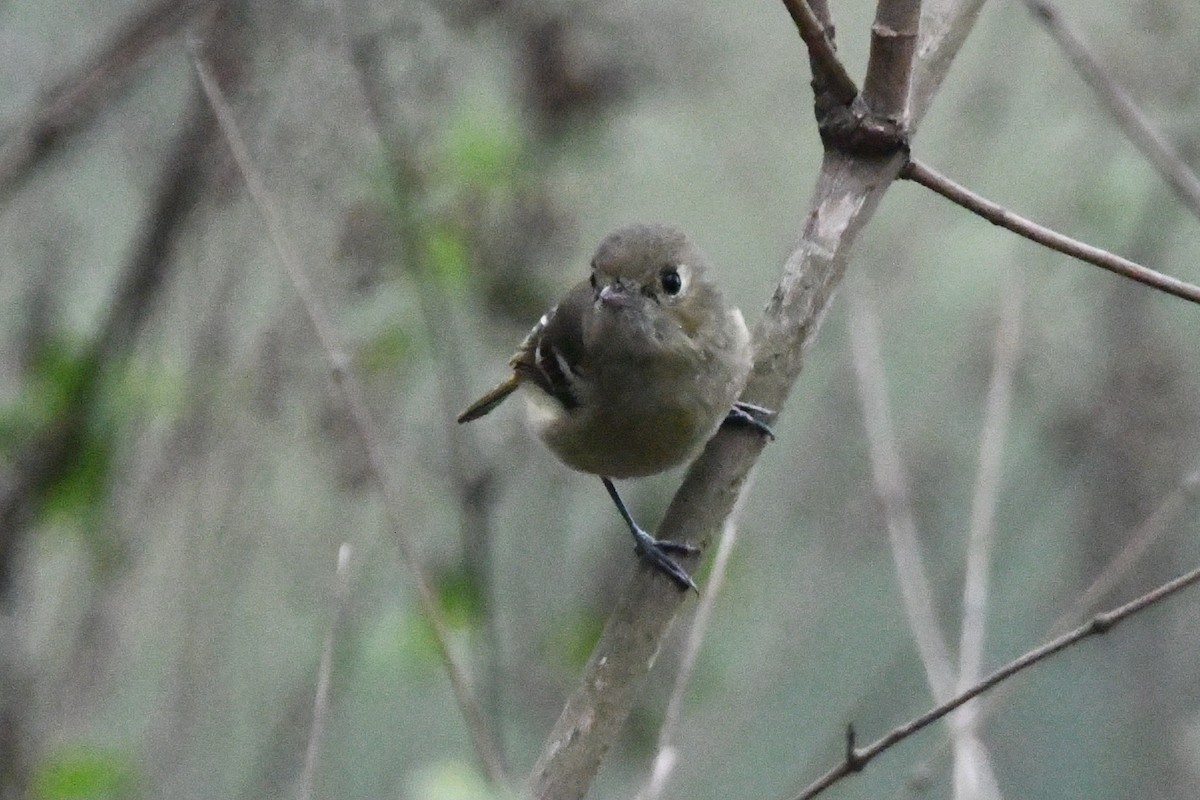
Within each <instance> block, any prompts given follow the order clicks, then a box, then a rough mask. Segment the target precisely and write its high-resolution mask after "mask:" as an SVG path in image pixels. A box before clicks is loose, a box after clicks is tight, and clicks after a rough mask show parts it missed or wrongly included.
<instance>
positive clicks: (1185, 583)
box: [795, 567, 1200, 800]
mask: <svg viewBox="0 0 1200 800" xmlns="http://www.w3.org/2000/svg"><path fill="white" fill-rule="evenodd" d="M1198 581H1200V567H1198V568H1196V569H1194V570H1192V571H1190V572H1187V573H1184V574H1183V575H1180V576H1179V577H1178V578H1175V579H1174V580H1171V581H1168V582H1166V583H1164V584H1162V585H1161V586H1159V587H1157V588H1156V589H1153V590H1151V591H1149V592H1147V593H1146V594H1144V595H1142V596H1141V597H1138V598H1136V599H1134V600H1131V601H1129V602H1128V603H1126V604H1125V605H1123V606H1118V607H1117V608H1114V609H1112V610H1110V611H1106V612H1104V613H1101V614H1097V615H1096V616H1094V617H1092V619H1091V620H1090V621H1088V622H1085V623H1084V624H1083V625H1080V626H1079V627H1078V628H1076V629H1075V630H1073V631H1071V632H1069V633H1066V634H1064V635H1062V636H1059V637H1058V638H1057V639H1052V640H1050V641H1049V642H1046V643H1045V644H1043V645H1041V646H1040V647H1035V648H1034V649H1033V650H1030V651H1029V652H1028V653H1026V654H1025V655H1023V656H1021V657H1020V658H1017V659H1016V660H1014V661H1011V662H1009V663H1008V664H1006V665H1005V666H1003V667H1001V668H1000V669H998V670H996V671H995V672H993V673H992V674H991V675H988V676H987V677H986V678H984V679H983V680H981V681H979V682H978V683H977V684H975V685H974V686H972V687H971V688H970V689H968V690H966V691H965V692H962V693H960V694H958V695H956V696H955V697H954V698H953V699H952V700H950V701H948V702H946V703H942V704H941V705H939V706H937V707H935V708H931V709H930V710H929V711H926V712H925V713H924V714H922V715H921V716H919V717H916V718H914V719H912V720H910V721H908V722H906V723H904V724H903V725H901V726H899V727H897V728H894V729H893V730H892V731H891V732H890V733H888V734H887V735H886V736H884V737H882V738H880V739H878V740H877V741H875V742H873V743H872V744H870V745H868V746H867V747H863V748H861V749H860V748H856V747H854V746H853V740H851V743H850V746H849V747H848V748H847V754H846V758H845V760H844V761H843V762H842V763H841V764H839V765H837V766H836V767H834V768H832V769H831V770H829V771H828V772H826V773H825V774H824V775H822V776H821V777H820V778H818V779H817V780H816V781H813V783H812V784H810V785H809V786H808V788H806V789H805V790H804V791H803V792H801V793H800V794H798V795H796V799H795V800H810V798H813V797H816V796H817V795H819V794H821V793H822V792H824V791H825V790H826V789H828V788H829V787H830V786H832V785H833V784H835V783H837V782H838V781H840V780H841V779H843V778H845V777H846V776H848V775H850V774H851V773H853V772H861V771H862V769H863V767H865V766H866V765H867V763H868V762H870V761H871V760H873V759H874V758H875V757H876V756H879V755H880V754H882V753H883V752H885V751H887V750H890V749H891V748H892V747H894V746H895V745H897V744H899V743H900V742H902V741H904V740H905V739H907V738H908V737H910V736H912V735H913V734H915V733H917V732H918V731H920V730H923V729H924V728H927V727H929V726H930V725H932V724H933V723H934V722H937V721H938V720H939V719H941V718H942V717H944V716H946V715H947V714H949V713H950V712H951V711H954V710H955V709H957V708H959V707H960V706H962V705H963V704H964V703H966V702H968V701H970V700H973V699H974V698H976V697H978V696H979V695H981V694H983V693H984V692H986V691H987V690H988V689H991V688H992V687H994V686H996V685H997V684H999V683H1003V682H1004V681H1006V680H1008V679H1009V678H1011V677H1012V676H1014V675H1016V674H1017V673H1019V672H1023V671H1024V670H1026V669H1028V668H1029V667H1032V666H1033V665H1034V664H1037V663H1039V662H1042V661H1045V660H1046V659H1047V658H1049V657H1050V656H1052V655H1055V654H1056V653H1060V652H1062V651H1063V650H1066V649H1067V648H1068V647H1071V646H1073V645H1076V644H1078V643H1079V642H1082V641H1083V640H1084V639H1087V638H1089V637H1092V636H1099V635H1100V634H1103V633H1108V632H1109V631H1110V630H1112V629H1113V628H1114V627H1116V626H1117V625H1118V624H1120V623H1121V622H1124V621H1125V620H1127V619H1129V618H1130V617H1132V616H1133V615H1134V614H1137V613H1138V612H1140V611H1144V610H1146V609H1147V608H1150V607H1151V606H1153V605H1155V604H1156V603H1159V602H1161V601H1163V600H1165V599H1167V598H1168V597H1170V596H1171V595H1173V594H1175V593H1176V592H1180V591H1182V590H1183V589H1186V588H1187V587H1189V586H1191V585H1192V584H1194V583H1196V582H1198Z"/></svg>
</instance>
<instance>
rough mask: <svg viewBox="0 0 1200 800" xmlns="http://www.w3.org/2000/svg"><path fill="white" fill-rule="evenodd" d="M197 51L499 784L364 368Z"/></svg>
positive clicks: (201, 73)
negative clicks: (355, 366) (356, 364)
mask: <svg viewBox="0 0 1200 800" xmlns="http://www.w3.org/2000/svg"><path fill="white" fill-rule="evenodd" d="M192 57H193V63H194V66H195V69H196V74H197V75H198V77H199V79H200V84H201V87H202V88H203V89H204V94H205V96H206V97H207V98H208V102H209V105H210V106H211V108H212V110H213V113H214V115H215V116H216V118H217V124H218V125H219V126H220V128H221V132H222V134H224V136H225V140H226V144H228V146H229V149H230V152H231V153H232V155H233V158H234V161H235V162H236V164H237V166H238V169H239V171H240V172H241V174H242V178H243V180H244V181H245V184H246V190H247V191H248V192H249V194H250V196H251V199H252V200H253V202H254V203H255V205H256V206H257V207H258V210H259V212H260V213H261V214H262V215H263V218H264V221H265V222H266V226H267V232H268V234H269V236H270V238H271V243H272V244H273V245H274V247H275V250H276V255H277V256H278V259H279V262H280V265H281V266H282V268H283V270H284V272H285V274H286V275H287V277H288V279H289V280H290V281H291V283H292V286H293V288H294V289H295V291H296V294H297V295H299V297H300V302H301V305H302V306H303V307H304V311H305V314H306V315H307V317H308V320H309V322H310V323H311V324H312V326H313V329H314V330H315V331H316V334H317V339H318V340H319V341H320V344H321V348H322V350H323V351H324V353H325V356H326V358H327V359H328V361H329V368H330V371H331V373H332V375H333V379H334V383H335V384H336V385H337V387H338V389H339V391H340V392H341V395H342V399H343V400H344V401H345V403H346V410H347V413H348V415H349V418H350V423H351V424H352V425H353V426H354V429H355V432H356V433H357V434H358V436H359V439H360V440H361V444H362V447H363V451H364V455H365V456H366V458H367V461H368V463H369V465H370V469H371V473H372V475H373V476H374V477H375V479H376V480H377V481H378V483H379V487H380V489H381V491H382V493H383V501H384V502H383V506H384V509H385V511H386V513H387V515H388V518H389V522H390V524H391V528H392V533H393V535H394V537H395V539H396V543H397V545H398V546H399V549H400V557H401V559H402V560H403V561H404V564H405V566H406V567H408V570H409V573H410V577H411V578H412V581H413V584H414V586H415V587H416V590H417V597H418V599H419V601H420V605H421V611H422V613H423V614H424V616H425V619H426V620H427V621H428V622H429V626H430V628H431V630H432V632H433V636H434V640H435V642H436V644H437V646H438V651H439V654H440V655H441V657H442V661H443V663H444V665H445V667H446V673H447V675H448V676H449V678H450V685H451V688H452V689H453V691H454V696H455V699H456V700H457V701H458V705H459V708H460V710H461V712H462V715H463V719H464V721H465V723H466V725H467V729H468V731H469V733H470V736H471V740H472V744H473V745H474V746H475V750H476V753H477V755H478V756H479V760H480V762H481V764H482V765H483V768H484V770H486V772H487V775H488V777H489V778H490V779H491V781H492V782H493V783H496V784H498V785H503V784H504V783H505V782H506V780H507V779H506V777H505V774H504V768H503V761H502V759H501V756H500V748H499V746H498V744H497V742H496V741H495V739H494V737H493V735H492V732H491V731H490V730H489V728H488V726H487V721H486V716H485V714H484V712H483V709H482V708H481V707H480V705H479V701H478V700H477V699H476V697H475V694H474V693H473V692H472V691H471V687H470V685H469V683H468V681H467V676H466V671H465V670H464V669H463V668H462V666H461V665H460V664H459V663H458V659H457V658H456V657H455V655H454V653H453V651H452V650H451V648H450V629H449V626H448V624H447V622H446V619H445V616H444V614H443V612H442V609H441V606H440V605H439V604H438V599H437V595H436V594H435V593H434V590H433V587H432V585H431V584H430V582H429V578H428V577H427V576H426V574H425V570H424V568H423V567H422V565H421V562H420V558H419V557H418V554H417V548H416V544H415V542H413V541H412V539H411V538H410V537H409V536H408V535H407V533H406V530H407V521H406V519H405V515H404V512H403V511H402V504H401V503H400V501H399V497H400V488H399V483H398V482H397V480H396V478H395V476H394V475H393V474H392V471H391V469H390V468H389V467H388V464H387V459H386V458H385V457H384V454H383V448H382V445H381V444H380V437H379V435H378V432H377V427H376V424H375V420H374V418H373V417H372V416H371V413H370V411H369V409H368V407H367V402H366V393H365V391H364V390H363V387H362V384H361V383H359V381H358V377H357V375H356V374H355V373H354V371H353V370H352V369H351V366H350V358H349V356H348V355H347V353H346V351H345V350H344V349H343V347H342V345H341V343H340V341H339V338H338V335H337V331H336V330H335V328H334V325H333V321H332V319H331V318H330V316H329V314H328V312H327V311H326V310H325V308H324V306H323V304H322V303H321V300H320V298H319V297H318V295H317V293H316V290H315V289H314V287H313V285H312V283H311V282H310V280H309V278H308V275H307V274H306V273H305V272H304V269H303V267H302V266H301V261H300V257H299V255H298V254H297V253H296V251H295V249H294V248H293V246H292V243H291V241H290V240H289V239H288V237H287V234H286V230H285V226H284V223H283V218H282V215H281V214H280V212H279V209H278V207H277V206H276V205H275V202H274V200H273V199H272V197H271V195H270V193H269V192H268V191H267V188H266V185H265V184H264V183H263V179H262V176H261V175H260V174H259V172H258V170H257V169H256V168H255V166H254V163H253V161H252V160H251V158H250V153H249V150H248V149H247V148H246V143H245V141H244V140H243V139H242V136H241V133H240V132H239V130H238V127H237V122H236V120H235V119H234V117H233V111H232V109H230V108H229V104H228V102H227V101H226V100H225V96H224V94H223V93H222V92H221V88H220V86H218V85H217V82H216V80H215V78H214V77H213V75H212V73H211V72H210V70H209V68H208V66H207V64H206V63H205V62H204V61H203V60H202V59H201V57H200V54H199V53H198V52H197V51H196V50H193V56H192Z"/></svg>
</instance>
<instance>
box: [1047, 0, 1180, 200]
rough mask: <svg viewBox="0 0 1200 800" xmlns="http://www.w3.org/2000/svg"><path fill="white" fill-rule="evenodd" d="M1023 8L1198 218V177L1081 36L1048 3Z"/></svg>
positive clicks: (1135, 145)
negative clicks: (1026, 9)
mask: <svg viewBox="0 0 1200 800" xmlns="http://www.w3.org/2000/svg"><path fill="white" fill-rule="evenodd" d="M1025 7H1026V8H1028V9H1029V13H1031V14H1033V18H1034V19H1036V20H1037V21H1038V22H1040V23H1041V24H1042V26H1043V27H1045V29H1046V31H1047V32H1048V33H1049V34H1050V38H1052V39H1054V41H1055V42H1056V43H1057V44H1058V46H1059V47H1060V48H1062V51H1063V54H1064V55H1066V57H1067V60H1068V61H1070V62H1071V64H1072V65H1073V66H1074V67H1075V70H1076V71H1077V72H1078V73H1079V75H1080V77H1082V78H1083V80H1084V82H1085V83H1087V85H1088V86H1090V87H1092V91H1094V92H1095V93H1096V96H1097V97H1099V98H1100V102H1101V104H1103V105H1104V107H1105V108H1107V109H1108V111H1109V113H1110V114H1112V116H1113V119H1115V120H1116V122H1117V125H1118V126H1120V128H1121V130H1122V131H1124V132H1125V135H1126V136H1127V137H1129V140H1130V141H1131V142H1133V145H1134V147H1136V148H1137V149H1138V150H1140V151H1141V153H1142V155H1144V156H1145V157H1146V160H1147V161H1149V162H1150V164H1151V166H1153V167H1154V169H1156V170H1157V171H1158V174H1159V175H1161V176H1162V178H1163V180H1165V181H1166V182H1167V183H1168V184H1169V185H1170V187H1171V188H1172V189H1173V190H1174V191H1175V195H1176V197H1178V198H1179V200H1180V201H1181V202H1182V203H1183V204H1184V205H1185V206H1187V207H1188V209H1190V210H1191V212H1192V215H1193V216H1195V217H1197V218H1198V219H1200V178H1198V177H1197V176H1196V173H1195V172H1194V171H1193V170H1192V168H1191V167H1189V166H1188V164H1187V162H1186V161H1184V160H1183V158H1182V157H1181V156H1180V155H1179V151H1177V150H1176V149H1175V147H1174V145H1172V144H1171V142H1170V140H1168V139H1167V137H1166V136H1164V135H1163V134H1162V133H1161V132H1160V131H1159V130H1158V129H1156V128H1155V127H1154V126H1153V125H1152V124H1150V121H1149V120H1148V119H1146V115H1145V114H1143V113H1142V111H1141V109H1140V108H1138V106H1137V103H1135V102H1134V101H1133V98H1132V97H1130V96H1129V93H1128V92H1126V91H1125V90H1124V89H1122V88H1121V86H1120V85H1119V84H1118V83H1117V82H1116V79H1114V78H1113V76H1112V75H1111V74H1110V73H1109V71H1108V70H1107V69H1105V67H1104V65H1103V64H1102V63H1101V62H1100V59H1098V58H1097V57H1096V56H1095V55H1094V54H1093V53H1092V51H1091V49H1090V48H1089V47H1088V44H1087V42H1085V41H1084V39H1083V37H1082V36H1080V35H1079V34H1078V33H1076V31H1075V30H1074V29H1073V28H1072V27H1071V25H1070V24H1069V23H1068V22H1067V21H1066V20H1065V19H1063V17H1062V15H1061V14H1060V13H1059V11H1058V9H1057V8H1056V7H1055V6H1054V5H1053V4H1052V3H1050V2H1049V0H1025Z"/></svg>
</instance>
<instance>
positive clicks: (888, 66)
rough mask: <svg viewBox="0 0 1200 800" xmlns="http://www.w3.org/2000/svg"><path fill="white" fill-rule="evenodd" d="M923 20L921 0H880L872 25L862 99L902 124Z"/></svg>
mask: <svg viewBox="0 0 1200 800" xmlns="http://www.w3.org/2000/svg"><path fill="white" fill-rule="evenodd" d="M920 19H921V0H879V5H878V6H876V8H875V22H874V23H872V24H871V51H870V55H869V56H868V58H867V77H866V79H865V80H864V81H863V102H865V103H866V105H867V108H868V109H870V110H871V111H872V112H873V113H875V114H877V115H879V116H881V117H884V118H885V119H888V120H891V121H893V122H895V123H897V124H898V125H900V126H901V127H903V125H904V117H905V113H906V112H907V110H908V89H909V82H910V81H911V79H912V71H913V57H914V55H915V54H916V52H917V29H918V24H919V23H920Z"/></svg>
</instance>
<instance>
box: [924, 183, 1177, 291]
mask: <svg viewBox="0 0 1200 800" xmlns="http://www.w3.org/2000/svg"><path fill="white" fill-rule="evenodd" d="M900 177H902V178H907V179H908V180H910V181H914V182H915V183H919V184H921V185H922V186H924V187H926V188H927V189H932V190H933V191H935V192H937V193H938V194H940V195H941V196H942V197H945V198H946V199H948V200H951V201H953V202H955V203H957V204H958V205H960V206H962V207H963V208H965V209H967V210H968V211H972V212H974V213H976V214H978V215H979V216H981V217H983V218H984V219H986V220H987V221H988V222H990V223H992V224H993V225H999V226H1000V227H1002V228H1007V229H1008V230H1010V231H1012V232H1013V233H1016V234H1019V235H1021V236H1024V237H1025V238H1026V239H1030V240H1032V241H1035V242H1037V243H1038V244H1041V245H1045V246H1046V247H1049V248H1050V249H1051V250H1057V251H1058V252H1060V253H1065V254H1066V255H1069V256H1071V257H1073V258H1077V259H1079V260H1080V261H1086V262H1087V263H1089V264H1092V265H1094V266H1097V267H1100V268H1101V269H1106V270H1108V271H1109V272H1115V273H1116V274H1118V275H1121V276H1123V277H1126V278H1129V279H1130V280H1133V281H1137V282H1138V283H1144V284H1145V285H1147V286H1150V287H1152V288H1155V289H1158V290H1159V291H1160V292H1166V293H1167V294H1172V295H1175V296H1176V297H1180V298H1183V299H1184V300H1188V301H1190V302H1192V303H1200V286H1196V285H1195V284H1191V283H1187V282H1186V281H1181V280H1179V279H1178V278H1172V277H1171V276H1170V275H1164V274H1163V273H1161V272H1156V271H1154V270H1152V269H1150V268H1149V267H1144V266H1142V265H1141V264H1139V263H1137V262H1136V261H1130V260H1129V259H1128V258H1122V257H1121V256H1118V255H1116V254H1114V253H1110V252H1108V251H1107V250H1101V249H1100V248H1099V247H1093V246H1092V245H1090V244H1086V243H1084V242H1081V241H1079V240H1078V239H1072V238H1071V237H1069V236H1064V235H1063V234H1061V233H1059V232H1058V231H1055V230H1051V229H1050V228H1047V227H1045V226H1044V225H1039V224H1037V223H1036V222H1034V221H1033V220H1030V219H1026V218H1025V217H1022V216H1021V215H1019V214H1015V213H1013V212H1012V211H1009V210H1008V209H1007V208H1005V207H1004V206H1002V205H1000V204H999V203H995V202H992V201H991V200H988V199H987V198H986V197H984V196H982V195H979V194H976V193H975V192H972V191H971V190H970V189H968V188H966V187H965V186H962V185H961V184H958V183H955V182H954V181H952V180H950V179H949V178H947V177H946V176H945V175H942V174H941V173H939V172H937V171H935V170H933V169H932V168H930V167H927V166H926V165H924V164H922V163H921V162H919V161H916V160H913V161H909V162H908V163H907V164H906V165H905V166H904V169H903V170H902V171H901V173H900Z"/></svg>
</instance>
